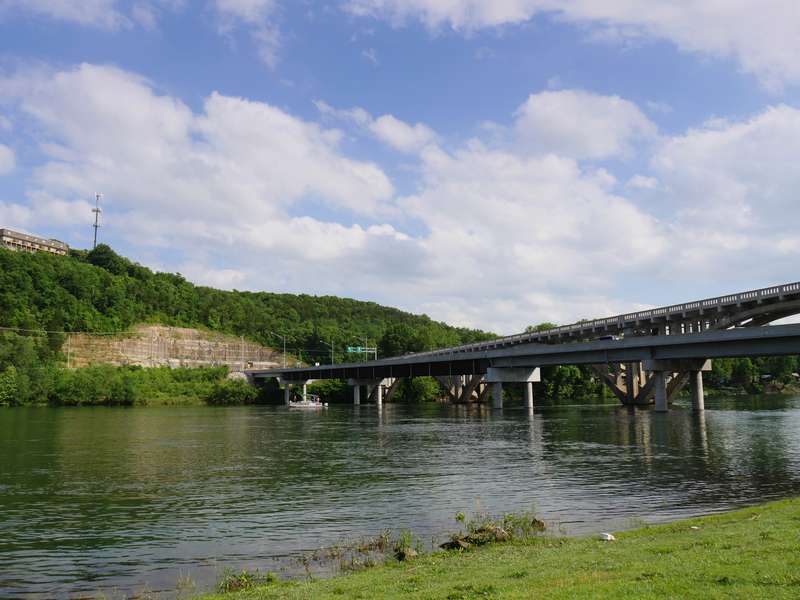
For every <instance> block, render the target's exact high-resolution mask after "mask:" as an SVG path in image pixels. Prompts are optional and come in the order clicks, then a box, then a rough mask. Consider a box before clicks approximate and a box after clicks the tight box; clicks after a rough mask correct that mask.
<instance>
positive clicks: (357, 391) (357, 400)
mask: <svg viewBox="0 0 800 600" xmlns="http://www.w3.org/2000/svg"><path fill="white" fill-rule="evenodd" d="M353 404H361V386H360V385H358V384H356V385H354V386H353Z"/></svg>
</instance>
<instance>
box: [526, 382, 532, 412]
mask: <svg viewBox="0 0 800 600" xmlns="http://www.w3.org/2000/svg"><path fill="white" fill-rule="evenodd" d="M525 406H526V407H527V408H530V409H533V382H532V381H527V382H525Z"/></svg>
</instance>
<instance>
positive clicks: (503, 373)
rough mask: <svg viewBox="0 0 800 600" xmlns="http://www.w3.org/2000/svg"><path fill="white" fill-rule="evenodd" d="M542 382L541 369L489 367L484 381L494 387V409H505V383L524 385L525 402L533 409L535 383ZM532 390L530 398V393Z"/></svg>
mask: <svg viewBox="0 0 800 600" xmlns="http://www.w3.org/2000/svg"><path fill="white" fill-rule="evenodd" d="M541 380H542V375H541V370H540V369H539V367H489V368H488V369H487V370H486V377H485V378H484V381H486V383H489V384H491V385H492V407H493V408H498V409H499V408H503V383H524V384H526V386H525V401H526V403H528V402H530V403H529V404H528V407H529V408H532V407H533V383H534V382H537V381H541ZM529 390H530V396H529V395H528V391H529Z"/></svg>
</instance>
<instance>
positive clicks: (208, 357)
mask: <svg viewBox="0 0 800 600" xmlns="http://www.w3.org/2000/svg"><path fill="white" fill-rule="evenodd" d="M63 351H64V354H65V355H67V363H68V366H69V367H71V368H74V367H84V366H88V365H98V364H110V365H140V366H143V367H161V366H169V367H207V366H216V365H227V366H228V367H230V368H231V369H232V370H240V369H242V368H243V366H244V367H246V368H251V367H254V368H270V367H277V366H280V365H281V364H283V362H282V361H283V357H282V355H281V354H280V353H279V352H276V351H275V350H273V349H272V348H265V347H264V346H260V345H258V344H254V343H252V342H247V341H243V340H241V339H239V338H237V337H235V336H230V335H223V334H219V333H214V332H210V331H200V330H197V329H187V328H182V327H163V326H160V325H140V326H138V327H136V328H135V329H134V330H133V331H131V332H128V333H124V334H113V335H93V334H83V333H78V334H71V335H70V336H69V337H68V339H67V341H66V343H65V344H64V347H63Z"/></svg>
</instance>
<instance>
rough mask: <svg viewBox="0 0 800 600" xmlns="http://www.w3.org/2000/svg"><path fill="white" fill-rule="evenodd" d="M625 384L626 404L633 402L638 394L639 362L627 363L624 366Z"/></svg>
mask: <svg viewBox="0 0 800 600" xmlns="http://www.w3.org/2000/svg"><path fill="white" fill-rule="evenodd" d="M625 386H626V391H627V393H628V404H633V403H634V402H635V401H636V397H637V396H638V395H639V363H628V364H627V365H626V366H625Z"/></svg>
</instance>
